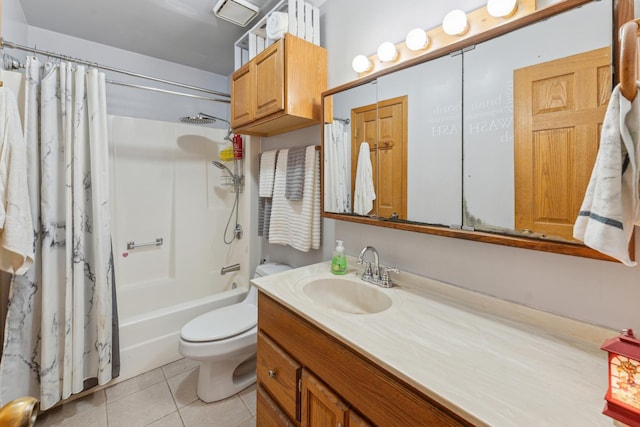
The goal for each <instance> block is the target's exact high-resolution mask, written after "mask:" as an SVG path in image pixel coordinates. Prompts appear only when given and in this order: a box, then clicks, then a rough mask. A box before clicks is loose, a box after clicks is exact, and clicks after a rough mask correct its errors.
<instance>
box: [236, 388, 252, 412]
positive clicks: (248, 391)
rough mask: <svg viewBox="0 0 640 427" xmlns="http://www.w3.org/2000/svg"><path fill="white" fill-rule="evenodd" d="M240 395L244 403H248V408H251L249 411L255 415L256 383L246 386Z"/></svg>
mask: <svg viewBox="0 0 640 427" xmlns="http://www.w3.org/2000/svg"><path fill="white" fill-rule="evenodd" d="M238 395H239V396H240V399H242V401H243V402H244V404H245V405H247V408H249V412H251V414H252V415H255V414H256V385H255V384H254V385H252V386H251V387H247V388H245V389H244V390H242V391H241V392H240V393H238Z"/></svg>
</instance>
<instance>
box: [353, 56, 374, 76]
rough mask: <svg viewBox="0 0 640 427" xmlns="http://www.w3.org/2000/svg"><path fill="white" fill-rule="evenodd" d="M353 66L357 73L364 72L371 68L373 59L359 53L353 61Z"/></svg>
mask: <svg viewBox="0 0 640 427" xmlns="http://www.w3.org/2000/svg"><path fill="white" fill-rule="evenodd" d="M351 68H353V71H355V72H356V73H364V72H365V71H369V70H370V69H371V61H369V58H367V57H366V56H364V55H358V56H356V57H355V58H353V61H351Z"/></svg>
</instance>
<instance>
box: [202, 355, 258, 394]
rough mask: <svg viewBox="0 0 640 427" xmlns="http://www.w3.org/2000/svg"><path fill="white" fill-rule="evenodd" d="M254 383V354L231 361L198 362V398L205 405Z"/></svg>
mask: <svg viewBox="0 0 640 427" xmlns="http://www.w3.org/2000/svg"><path fill="white" fill-rule="evenodd" d="M255 382H256V354H255V353H254V354H253V355H252V356H250V357H249V358H248V359H246V355H244V356H240V357H236V358H231V360H228V359H227V360H215V361H213V362H208V361H202V362H200V372H199V373H198V387H197V390H196V392H197V394H198V398H200V400H202V401H203V402H206V403H211V402H216V401H218V400H222V399H226V398H228V397H230V396H233V395H234V394H236V393H238V392H240V391H242V390H244V389H245V388H247V387H249V386H250V385H252V384H254V383H255Z"/></svg>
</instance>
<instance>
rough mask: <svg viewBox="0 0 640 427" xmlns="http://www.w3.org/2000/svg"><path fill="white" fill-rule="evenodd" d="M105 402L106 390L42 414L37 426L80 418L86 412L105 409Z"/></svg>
mask: <svg viewBox="0 0 640 427" xmlns="http://www.w3.org/2000/svg"><path fill="white" fill-rule="evenodd" d="M105 400H106V398H105V393H104V390H100V391H97V392H95V393H92V394H89V395H87V396H84V397H82V398H80V399H76V400H73V401H71V402H68V403H65V404H64V405H61V406H58V407H56V408H52V409H49V410H48V411H44V412H42V413H41V414H40V415H39V416H38V420H37V421H38V422H37V424H36V425H37V426H50V425H55V424H57V423H59V422H61V421H63V420H66V419H70V418H73V417H76V416H79V415H80V414H81V413H83V412H85V411H91V410H94V409H95V408H98V407H102V408H104V404H105Z"/></svg>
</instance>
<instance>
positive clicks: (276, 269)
mask: <svg viewBox="0 0 640 427" xmlns="http://www.w3.org/2000/svg"><path fill="white" fill-rule="evenodd" d="M291 269H293V267H291V266H290V265H287V264H280V263H279V262H265V263H264V264H260V265H259V266H257V267H256V272H255V274H254V275H253V278H254V279H257V278H258V277H264V276H268V275H270V274H275V273H280V272H282V271H287V270H291ZM243 302H247V303H250V304H253V305H256V304H257V303H258V290H257V289H256V287H255V286H253V285H250V286H249V292H248V293H247V296H246V297H245V299H244V301H243Z"/></svg>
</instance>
